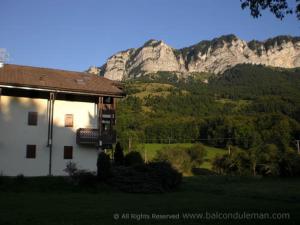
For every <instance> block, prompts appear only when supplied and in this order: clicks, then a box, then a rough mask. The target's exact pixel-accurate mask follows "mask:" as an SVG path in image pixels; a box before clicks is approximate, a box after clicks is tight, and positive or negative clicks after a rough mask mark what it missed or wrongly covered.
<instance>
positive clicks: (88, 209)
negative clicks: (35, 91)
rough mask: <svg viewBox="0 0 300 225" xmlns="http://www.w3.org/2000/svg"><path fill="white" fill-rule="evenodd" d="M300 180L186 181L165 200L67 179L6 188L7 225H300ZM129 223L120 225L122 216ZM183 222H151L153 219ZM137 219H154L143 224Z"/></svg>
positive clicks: (0, 212) (0, 211)
mask: <svg viewBox="0 0 300 225" xmlns="http://www.w3.org/2000/svg"><path fill="white" fill-rule="evenodd" d="M299 187H300V179H280V178H263V179H260V178H247V177H244V178H243V177H229V176H194V177H185V178H184V180H183V184H182V185H181V187H180V188H179V189H178V190H177V191H174V192H172V193H165V194H128V193H121V192H118V191H112V190H110V188H108V187H103V188H98V189H86V190H84V189H80V188H78V187H77V188H76V187H70V186H69V184H67V183H66V182H65V181H64V179H63V178H52V179H51V178H34V179H30V180H25V181H21V182H20V181H16V182H15V183H11V184H10V185H8V186H7V185H6V184H5V182H2V184H1V182H0V224H1V225H12V224H14V225H15V224H19V225H37V224H38V225H40V224H44V225H100V224H104V225H110V224H186V225H188V224H273V225H274V224H299V223H300V214H299V210H300V188H299ZM205 212H209V213H216V212H218V213H221V212H226V213H233V214H234V213H236V212H238V213H241V214H242V213H243V212H246V213H251V212H252V213H266V212H267V213H274V212H276V213H279V212H284V213H289V215H290V219H289V220H286V219H285V220H255V219H247V220H246V219H245V220H219V219H211V220H208V219H194V220H192V219H186V220H184V219H182V213H205ZM126 213H129V214H128V215H129V219H125V218H123V219H121V218H119V219H118V220H115V219H114V218H113V216H114V215H115V214H118V215H119V216H122V214H124V217H126ZM152 213H154V214H174V215H178V214H179V216H180V219H173V220H171V219H169V220H168V219H161V220H158V219H151V214H152ZM134 214H138V215H140V214H143V215H148V216H149V215H150V219H147V218H144V219H141V220H138V219H137V218H136V219H135V218H133V217H134Z"/></svg>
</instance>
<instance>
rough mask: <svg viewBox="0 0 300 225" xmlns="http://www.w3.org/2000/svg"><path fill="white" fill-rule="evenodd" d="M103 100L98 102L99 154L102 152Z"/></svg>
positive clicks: (100, 98)
mask: <svg viewBox="0 0 300 225" xmlns="http://www.w3.org/2000/svg"><path fill="white" fill-rule="evenodd" d="M102 103H103V98H102V97H99V100H98V130H99V131H98V132H99V133H98V135H99V136H98V147H97V148H98V152H99V153H100V152H102V140H101V136H102V107H103V104H102Z"/></svg>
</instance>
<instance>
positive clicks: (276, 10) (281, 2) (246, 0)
mask: <svg viewBox="0 0 300 225" xmlns="http://www.w3.org/2000/svg"><path fill="white" fill-rule="evenodd" d="M240 1H241V3H242V4H241V7H242V9H245V8H249V9H250V13H251V16H253V17H254V18H258V17H260V16H261V11H262V10H265V9H269V10H270V11H271V13H273V14H274V15H275V16H276V18H278V19H281V20H282V19H283V18H284V17H285V16H286V15H288V14H292V13H293V12H294V13H296V15H297V17H298V19H299V20H300V0H295V1H296V6H295V9H294V10H293V9H292V8H291V7H290V5H289V3H288V2H287V0H240Z"/></svg>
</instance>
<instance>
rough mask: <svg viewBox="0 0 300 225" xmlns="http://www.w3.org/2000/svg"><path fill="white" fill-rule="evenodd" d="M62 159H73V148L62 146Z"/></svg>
mask: <svg viewBox="0 0 300 225" xmlns="http://www.w3.org/2000/svg"><path fill="white" fill-rule="evenodd" d="M64 159H73V146H64Z"/></svg>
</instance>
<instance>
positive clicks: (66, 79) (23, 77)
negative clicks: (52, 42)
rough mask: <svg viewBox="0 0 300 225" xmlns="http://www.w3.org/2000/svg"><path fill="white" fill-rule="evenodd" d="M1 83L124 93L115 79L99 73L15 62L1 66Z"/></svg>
mask: <svg viewBox="0 0 300 225" xmlns="http://www.w3.org/2000/svg"><path fill="white" fill-rule="evenodd" d="M0 85H10V86H17V87H31V88H39V89H51V90H57V91H69V92H78V93H89V94H96V95H114V96H120V97H121V96H123V95H124V93H123V91H122V90H121V89H120V88H118V87H117V86H118V85H117V84H116V82H115V81H111V80H108V79H106V78H104V77H99V76H97V75H93V74H89V73H83V72H73V71H66V70H58V69H49V68H40V67H31V66H20V65H13V64H5V65H4V66H3V67H2V68H0Z"/></svg>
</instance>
